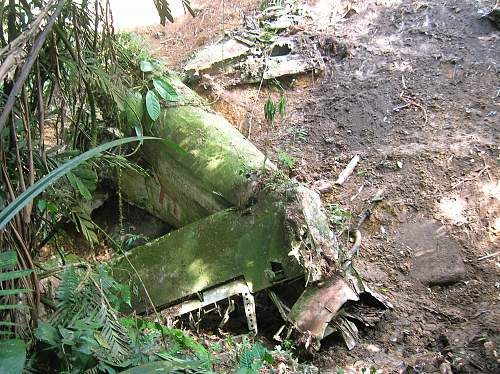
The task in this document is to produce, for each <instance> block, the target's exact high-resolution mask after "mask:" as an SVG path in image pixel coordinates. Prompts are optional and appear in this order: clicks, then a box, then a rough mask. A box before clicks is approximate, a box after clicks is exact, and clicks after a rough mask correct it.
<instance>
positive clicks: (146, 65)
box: [140, 60, 154, 73]
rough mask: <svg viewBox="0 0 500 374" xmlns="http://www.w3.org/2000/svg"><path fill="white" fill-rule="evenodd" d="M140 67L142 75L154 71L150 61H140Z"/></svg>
mask: <svg viewBox="0 0 500 374" xmlns="http://www.w3.org/2000/svg"><path fill="white" fill-rule="evenodd" d="M140 67H141V71H142V72H144V73H149V72H152V71H153V70H154V66H153V64H152V63H151V62H150V61H146V60H144V61H141V64H140Z"/></svg>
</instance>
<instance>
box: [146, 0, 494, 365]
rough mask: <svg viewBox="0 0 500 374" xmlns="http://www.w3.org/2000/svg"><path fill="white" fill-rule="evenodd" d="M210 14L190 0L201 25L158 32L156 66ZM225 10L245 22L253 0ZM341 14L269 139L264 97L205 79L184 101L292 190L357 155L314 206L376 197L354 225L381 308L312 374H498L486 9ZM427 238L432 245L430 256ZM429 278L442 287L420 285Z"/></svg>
mask: <svg viewBox="0 0 500 374" xmlns="http://www.w3.org/2000/svg"><path fill="white" fill-rule="evenodd" d="M218 3H220V2H219V1H215V2H213V3H212V2H202V3H201V5H200V8H201V9H202V10H201V11H200V16H199V17H201V18H198V19H196V18H195V19H190V20H186V21H185V22H183V23H179V24H177V25H173V26H169V27H173V28H175V29H172V30H174V32H175V34H174V35H172V34H169V33H170V32H171V31H172V30H170V29H169V30H167V31H166V34H165V38H166V40H167V41H168V43H170V41H169V40H170V39H175V40H176V41H175V42H174V44H168V48H165V49H164V50H162V51H160V50H157V52H158V53H159V54H160V55H163V56H166V57H167V58H168V60H169V63H170V66H172V67H179V66H180V65H179V64H180V62H181V61H183V60H184V59H185V58H186V57H187V56H188V55H189V54H190V53H192V52H193V51H194V50H196V49H197V48H199V47H200V46H202V45H203V44H204V43H206V42H207V41H208V40H209V39H213V38H214V33H217V30H218V31H220V30H221V25H220V18H221V7H220V6H218ZM226 3H231V4H232V5H230V6H228V5H227V4H226V7H227V8H228V9H233V10H238V9H241V10H242V11H249V10H250V9H252V7H255V5H256V3H257V1H226ZM317 3H328V2H327V1H317ZM345 3H351V4H352V5H353V8H354V9H355V11H351V12H350V13H349V14H348V16H349V17H348V18H345V19H343V20H342V21H340V22H337V23H336V24H335V25H334V26H332V27H330V28H329V29H328V30H327V31H322V32H319V31H318V32H316V35H317V38H318V39H319V40H320V43H321V45H322V46H324V49H323V52H324V54H325V58H326V60H327V69H326V71H325V72H324V74H323V75H321V76H319V77H318V76H305V77H304V76H303V77H299V78H298V79H297V82H295V85H294V86H293V88H287V89H286V96H287V99H288V105H287V108H288V115H287V116H286V118H285V119H283V120H280V121H279V123H278V124H277V125H276V126H275V127H274V128H272V129H266V126H265V123H264V121H263V118H262V108H263V105H264V101H265V99H266V98H267V95H268V94H269V93H272V92H273V90H272V88H267V87H265V88H264V90H263V92H261V93H260V94H258V93H257V89H256V87H254V86H252V87H235V88H234V87H226V86H225V84H224V83H225V82H220V81H217V80H216V79H215V83H214V82H212V83H211V84H209V85H205V86H206V87H209V90H208V91H204V89H203V85H201V86H200V87H199V91H200V92H202V93H205V95H206V96H209V97H211V99H214V100H215V101H216V102H215V104H214V107H215V108H216V110H218V111H220V112H222V113H223V114H225V115H226V116H227V117H228V118H229V119H230V120H231V121H232V122H233V124H234V125H235V127H238V128H239V129H240V130H241V131H242V132H243V133H244V134H245V135H248V133H249V127H250V126H249V125H250V123H251V124H252V132H251V139H252V140H253V141H255V142H256V143H257V144H258V145H260V146H261V148H262V147H264V146H265V144H268V143H270V144H271V147H272V150H271V151H272V152H273V153H274V154H275V155H277V154H278V151H280V152H281V155H282V156H281V157H282V158H283V153H286V154H287V155H289V156H290V157H293V158H294V160H295V162H294V164H293V167H292V170H291V174H292V175H294V176H295V177H297V179H299V180H301V181H304V182H306V183H313V182H315V181H318V180H329V181H334V180H335V179H336V177H337V175H338V174H339V173H340V171H342V169H343V168H344V167H345V166H346V164H347V163H348V162H349V160H350V159H351V158H352V157H353V156H354V155H360V157H361V162H360V163H359V165H358V166H357V168H356V170H355V172H354V174H353V175H352V176H351V178H350V179H348V181H347V182H346V183H345V184H344V185H343V186H342V187H337V188H335V189H334V190H333V192H331V193H329V194H327V195H326V196H324V200H325V201H327V202H335V203H339V204H341V205H342V206H344V207H346V208H347V209H349V210H351V211H352V212H353V216H354V217H356V215H357V214H359V213H360V212H361V211H362V210H363V208H364V207H365V206H366V205H367V201H368V200H369V199H370V198H371V197H372V196H373V194H374V193H375V192H376V191H377V190H378V189H380V188H384V189H385V199H384V200H383V202H382V203H380V204H378V205H377V206H376V208H375V209H374V210H373V212H372V214H371V216H370V217H369V219H368V220H367V221H366V222H365V223H364V225H363V226H362V234H363V243H362V248H361V251H360V258H359V259H358V261H357V267H358V268H359V269H360V270H361V272H362V273H363V274H364V276H365V277H366V278H367V279H369V280H370V281H372V282H373V284H375V286H376V287H378V288H379V290H380V291H381V292H384V293H385V294H386V295H387V296H388V297H389V298H390V300H391V301H392V302H393V303H394V304H395V309H394V310H392V311H389V312H388V313H386V314H385V318H384V320H382V321H381V322H380V323H379V324H378V325H377V327H376V328H375V329H367V330H362V332H361V342H360V344H358V346H356V347H355V348H354V349H353V350H352V351H348V350H347V349H346V348H345V347H344V346H342V345H341V344H338V343H336V342H334V341H333V340H330V341H329V340H327V341H326V342H324V343H323V348H322V350H321V351H320V352H319V353H318V354H316V355H315V357H314V362H315V363H316V364H317V365H319V366H320V367H321V368H322V372H325V373H326V372H335V368H336V367H337V366H341V367H344V368H346V372H360V370H361V368H363V367H366V368H370V367H374V368H377V369H379V370H382V371H383V372H388V373H396V372H406V373H432V372H443V373H445V372H447V371H445V370H447V365H448V364H447V363H450V367H451V368H452V370H453V372H454V373H455V372H457V373H477V372H491V373H494V372H499V371H500V366H499V357H498V347H499V345H500V339H499V336H500V334H499V332H500V331H499V326H500V307H499V301H500V295H499V287H500V283H499V281H500V279H499V271H500V263H499V257H498V256H496V257H490V258H487V259H482V260H480V258H481V257H482V256H485V255H487V254H491V253H494V252H497V251H498V250H499V244H498V235H499V230H500V183H499V178H500V168H499V162H500V155H499V148H498V145H499V144H500V143H499V138H500V132H499V125H500V123H499V117H500V114H497V112H498V111H499V95H500V89H499V86H500V84H499V67H498V62H499V61H500V48H499V47H500V43H499V33H498V31H497V30H496V29H495V28H494V27H493V25H492V24H491V23H490V22H489V21H488V20H486V19H480V18H479V15H478V10H479V9H481V8H484V7H488V6H490V7H491V6H492V5H493V1H472V0H455V1H451V2H450V1H445V0H434V1H414V0H402V1H396V0H366V1H357V2H356V1H352V2H345ZM234 4H236V5H234ZM227 14H229V15H228V19H231V20H232V21H231V22H229V21H228V23H227V28H229V27H230V24H232V25H233V27H234V26H236V25H237V23H238V22H239V20H240V19H241V17H240V16H239V15H238V12H237V11H228V13H227ZM209 18H210V19H209ZM216 19H219V21H215V20H216ZM151 32H152V31H151ZM151 35H152V34H151ZM156 42H157V43H160V45H162V44H161V43H162V41H158V40H156ZM180 45H182V46H183V49H179V48H180V47H179V46H180ZM339 50H341V51H342V53H339V52H338V51H339ZM174 52H175V53H176V55H175V56H174V55H173V54H174ZM283 84H284V83H283ZM214 85H215V87H218V88H219V89H214ZM274 95H277V94H276V93H274ZM267 130H269V140H268V141H266V139H267V135H266V133H267ZM275 161H277V162H279V160H277V159H276V160H275ZM436 230H438V233H436ZM415 233H418V234H415ZM440 235H441V236H442V235H444V236H446V240H445V241H444V242H443V243H444V244H443V247H442V248H439V245H438V244H436V245H435V246H434V247H433V244H432V243H433V240H434V239H433V238H434V237H436V238H437V237H438V236H440ZM429 238H430V239H429ZM435 242H436V243H438V240H437V239H436V240H435ZM417 248H419V249H417ZM441 250H442V252H440V251H441ZM427 252H429V253H430V252H432V256H433V257H429V255H428V254H426V253H427ZM422 256H423V257H424V259H425V261H427V263H430V264H431V265H430V266H429V267H427V266H424V267H422V262H419V261H421V258H420V257H422ZM426 256H427V257H426ZM450 256H451V257H450ZM450 258H451V260H450ZM425 261H424V262H423V263H425ZM429 261H430V262H429ZM450 261H451V262H453V263H454V265H453V266H449V262H450ZM419 264H420V265H419ZM456 264H458V265H457V266H458V268H460V267H462V268H461V270H460V269H458V270H457V266H455V265H456ZM419 266H420V267H419ZM431 269H438V270H437V271H440V272H441V273H443V274H440V275H444V276H445V277H446V276H452V278H453V277H455V278H453V279H452V280H451V281H450V283H451V284H446V282H444V283H442V284H441V283H439V282H438V284H439V285H432V286H430V285H429V284H428V283H426V279H428V278H431V277H432V274H428V272H432V271H434V270H431ZM463 270H464V271H465V274H464V271H463ZM457 271H458V273H457ZM450 272H455V273H454V274H451V275H450V274H448V273H450ZM416 273H417V274H416ZM431 283H432V282H431Z"/></svg>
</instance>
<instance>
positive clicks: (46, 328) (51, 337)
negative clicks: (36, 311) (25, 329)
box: [35, 320, 61, 346]
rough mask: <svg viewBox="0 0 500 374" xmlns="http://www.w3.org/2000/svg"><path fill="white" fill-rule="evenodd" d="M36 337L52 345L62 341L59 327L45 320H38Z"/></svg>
mask: <svg viewBox="0 0 500 374" xmlns="http://www.w3.org/2000/svg"><path fill="white" fill-rule="evenodd" d="M35 337H36V338H37V339H38V340H39V341H41V342H44V343H47V344H49V345H51V346H57V345H59V343H60V342H61V338H60V336H59V332H58V331H57V329H56V328H55V327H54V326H52V325H51V324H49V323H47V322H45V321H43V320H40V321H39V322H38V327H37V328H36V329H35Z"/></svg>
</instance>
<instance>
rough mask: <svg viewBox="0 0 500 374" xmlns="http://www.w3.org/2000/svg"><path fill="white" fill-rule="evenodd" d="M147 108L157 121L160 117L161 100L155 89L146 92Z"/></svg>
mask: <svg viewBox="0 0 500 374" xmlns="http://www.w3.org/2000/svg"><path fill="white" fill-rule="evenodd" d="M146 109H147V111H148V114H149V117H150V118H151V119H152V120H153V121H156V120H157V119H158V118H159V117H160V112H161V108H160V101H159V100H158V97H157V96H156V94H155V93H154V92H153V91H148V93H147V94H146Z"/></svg>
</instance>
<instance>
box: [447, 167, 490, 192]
mask: <svg viewBox="0 0 500 374" xmlns="http://www.w3.org/2000/svg"><path fill="white" fill-rule="evenodd" d="M489 168H490V167H489V166H488V165H486V164H485V166H484V167H483V168H482V169H481V170H479V171H478V172H477V175H476V176H475V177H473V178H465V179H462V180H461V181H459V182H457V183H455V184H454V185H453V186H452V187H451V189H452V190H454V189H455V188H457V187H458V186H460V185H461V184H463V183H465V182H472V181H475V180H477V179H478V178H479V177H480V176H481V175H483V173H484V172H485V171H487V170H488V169H489Z"/></svg>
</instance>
